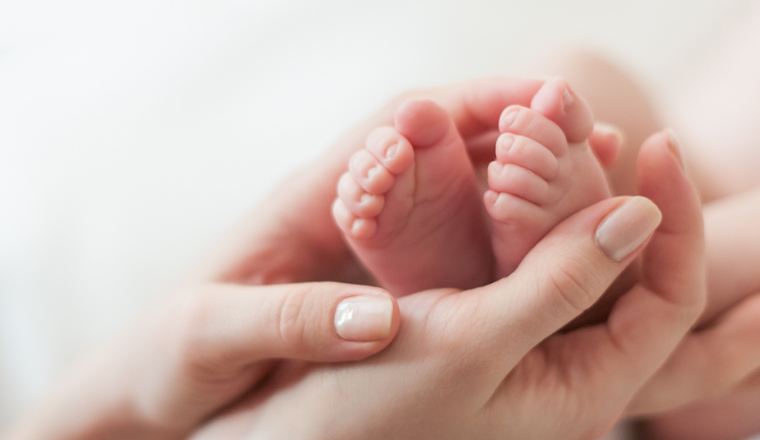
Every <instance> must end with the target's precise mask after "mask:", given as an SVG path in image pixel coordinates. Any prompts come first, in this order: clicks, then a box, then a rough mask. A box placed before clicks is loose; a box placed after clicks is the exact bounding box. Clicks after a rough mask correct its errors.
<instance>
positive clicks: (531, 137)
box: [483, 80, 611, 277]
mask: <svg viewBox="0 0 760 440" xmlns="http://www.w3.org/2000/svg"><path fill="white" fill-rule="evenodd" d="M576 99H580V98H578V97H574V96H573V95H572V94H571V93H570V92H569V88H568V87H567V84H565V82H564V81H562V80H553V81H548V82H547V83H546V84H545V85H544V86H543V87H542V88H541V90H540V91H539V92H538V93H537V94H536V96H535V97H534V98H533V103H532V104H531V107H532V108H540V109H541V113H539V112H538V111H536V110H534V109H528V108H525V107H520V106H510V107H507V108H506V109H505V110H504V112H503V113H502V115H501V119H500V121H499V131H500V132H501V133H502V134H501V136H499V139H498V141H497V143H496V160H495V161H493V162H491V164H490V165H489V167H488V186H489V190H488V191H486V193H485V195H484V197H483V199H484V202H485V206H486V209H487V210H488V212H489V214H490V215H491V220H492V224H493V231H492V237H491V238H492V244H493V250H494V254H495V256H496V260H497V268H496V275H497V276H499V277H503V276H506V275H509V274H510V273H512V272H513V271H514V270H515V268H517V266H518V264H520V261H521V260H522V259H523V257H524V256H525V255H526V254H527V253H528V251H530V249H532V248H533V246H535V245H536V243H538V241H539V240H541V238H542V237H543V236H544V235H546V233H548V232H549V231H550V230H551V229H552V228H553V227H554V226H555V225H557V224H558V223H560V222H561V221H562V220H564V219H565V218H567V217H569V216H570V215H572V214H574V213H576V212H577V211H580V210H581V209H583V208H585V207H587V206H590V205H592V204H594V203H596V202H598V201H600V200H603V199H605V198H608V197H610V195H611V193H610V189H609V186H608V184H607V180H606V177H605V174H604V171H603V170H602V167H601V165H600V164H599V162H598V161H597V159H596V157H594V153H593V152H592V151H591V149H590V148H589V146H588V143H587V142H585V141H584V142H582V143H575V144H568V142H567V139H566V137H565V133H564V132H563V131H562V129H560V127H559V126H558V125H557V124H555V123H554V122H552V121H551V120H550V119H548V118H547V117H545V116H544V115H543V114H546V115H548V116H550V117H554V116H555V115H559V114H561V113H562V112H563V111H565V110H567V109H569V108H570V107H569V106H570V105H573V104H572V102H573V101H574V100H576ZM575 105H579V103H578V102H576V104H575ZM583 105H585V103H583ZM542 113H543V114H542ZM591 118H592V116H591V113H590V112H588V113H587V116H586V115H584V116H583V117H581V118H577V119H584V120H578V121H577V123H578V124H581V125H586V126H589V127H590V124H593V121H592V120H590V119H591ZM585 119H589V120H588V121H587V120H585ZM566 129H567V128H566Z"/></svg>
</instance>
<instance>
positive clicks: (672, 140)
mask: <svg viewBox="0 0 760 440" xmlns="http://www.w3.org/2000/svg"><path fill="white" fill-rule="evenodd" d="M665 132H666V133H667V134H668V147H670V151H672V152H673V155H674V156H675V157H676V159H678V163H679V164H680V165H681V169H684V163H683V156H682V155H681V143H680V142H678V138H676V134H675V133H674V132H673V129H671V128H666V129H665Z"/></svg>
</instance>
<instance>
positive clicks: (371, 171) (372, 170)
mask: <svg viewBox="0 0 760 440" xmlns="http://www.w3.org/2000/svg"><path fill="white" fill-rule="evenodd" d="M377 172H378V169H377V167H372V168H370V169H368V170H367V179H371V178H372V176H374V175H375V174H377Z"/></svg>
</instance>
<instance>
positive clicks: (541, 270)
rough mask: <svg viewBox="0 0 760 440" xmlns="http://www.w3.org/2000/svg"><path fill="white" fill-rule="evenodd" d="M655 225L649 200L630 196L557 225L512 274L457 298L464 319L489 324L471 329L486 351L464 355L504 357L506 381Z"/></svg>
mask: <svg viewBox="0 0 760 440" xmlns="http://www.w3.org/2000/svg"><path fill="white" fill-rule="evenodd" d="M659 221H660V213H659V211H658V210H657V207H656V206H655V205H654V204H653V203H652V202H650V201H649V200H647V199H645V198H642V197H634V198H615V199H608V200H604V201H602V202H599V203H597V204H596V205H593V206H591V207H589V208H586V209H585V210H583V211H581V212H579V213H578V214H575V215H573V216H572V217H570V218H569V219H567V220H565V221H564V222H562V223H561V224H560V225H558V226H557V227H555V228H554V229H553V230H552V231H551V232H550V233H549V234H548V235H547V236H546V237H544V239H543V240H541V242H539V243H538V244H537V245H536V246H535V247H534V248H533V250H531V251H530V253H528V255H527V256H526V257H525V258H524V259H523V261H522V262H521V263H520V266H519V267H518V268H517V270H516V271H515V272H514V273H513V274H512V275H510V276H509V277H507V278H504V279H502V280H500V281H497V282H495V283H493V284H491V285H489V286H485V287H483V288H480V289H477V290H475V291H473V292H470V293H469V294H468V295H462V296H461V297H460V298H459V302H458V304H457V308H458V309H459V310H463V312H462V313H460V314H459V316H461V317H462V319H467V317H468V316H471V315H475V316H478V315H479V318H478V319H479V321H480V322H486V323H491V324H489V325H487V326H479V327H476V328H472V329H471V330H469V331H470V332H478V331H482V333H483V334H482V335H475V336H472V338H473V339H477V338H481V339H477V340H484V341H487V343H489V344H491V346H490V347H489V349H482V345H478V346H476V347H474V348H473V349H472V353H469V352H468V355H472V356H475V357H477V356H483V354H484V353H488V355H489V356H493V354H492V353H498V354H499V355H500V356H504V358H502V359H501V361H500V362H501V363H500V371H499V373H501V374H502V376H501V378H502V379H503V373H504V371H509V370H511V368H512V367H513V366H514V365H515V364H516V363H517V362H518V361H519V360H520V359H522V357H523V356H524V354H525V353H527V352H528V351H529V350H531V349H532V348H534V347H535V346H536V345H538V344H539V343H540V342H541V341H542V340H544V339H546V338H547V337H548V336H549V335H551V334H553V333H555V332H556V331H557V330H559V329H560V328H561V327H563V326H564V325H566V324H567V323H568V322H570V320H572V319H573V318H575V317H576V316H578V315H579V314H580V313H581V312H583V311H584V310H586V309H587V308H588V307H590V306H591V305H592V304H594V302H596V300H597V299H598V298H599V297H600V296H601V295H602V294H603V293H604V291H605V290H606V289H607V287H608V286H609V285H610V284H611V283H612V282H613V281H614V279H615V278H616V277H617V276H618V275H619V274H620V272H621V271H622V270H623V269H624V268H625V267H626V265H627V264H628V263H629V262H630V261H632V260H633V258H634V257H635V256H636V255H637V254H638V253H639V252H640V251H641V249H642V247H643V245H644V244H645V243H646V241H647V240H648V239H649V237H650V236H651V234H652V233H653V232H654V230H655V228H656V227H657V225H658V224H659ZM469 308H472V309H473V310H474V311H475V312H470V313H468V312H466V311H467V310H468V309H469ZM462 325H463V326H465V325H466V324H465V323H462ZM516 335H517V337H516ZM489 362H491V363H492V362H493V360H490V361H489ZM489 365H490V364H489ZM497 376H498V374H497Z"/></svg>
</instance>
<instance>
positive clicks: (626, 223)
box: [595, 196, 662, 263]
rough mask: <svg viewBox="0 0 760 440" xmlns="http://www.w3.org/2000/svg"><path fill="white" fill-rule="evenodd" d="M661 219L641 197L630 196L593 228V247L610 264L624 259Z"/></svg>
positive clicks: (657, 211) (645, 239)
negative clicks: (600, 252)
mask: <svg viewBox="0 0 760 440" xmlns="http://www.w3.org/2000/svg"><path fill="white" fill-rule="evenodd" d="M661 220H662V213H660V210H659V209H657V205H655V204H654V203H652V201H651V200H649V199H647V198H645V197H639V196H637V197H632V198H630V199H629V200H628V201H627V202H625V203H623V204H622V205H620V206H619V207H618V208H617V209H616V210H614V211H612V212H611V213H610V214H609V215H607V217H605V218H604V220H602V222H601V223H600V224H599V226H598V227H597V228H596V237H595V239H596V245H597V247H599V249H601V251H602V252H604V254H605V255H606V256H607V257H608V258H609V259H610V260H612V261H614V262H616V263H617V262H620V261H623V260H625V259H626V258H627V257H628V256H629V255H630V254H631V253H632V252H633V251H635V250H636V249H638V248H639V246H641V245H642V244H643V243H644V242H645V241H647V240H648V239H649V237H650V236H651V235H652V233H653V232H654V231H655V230H656V229H657V226H659V225H660V221H661Z"/></svg>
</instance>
